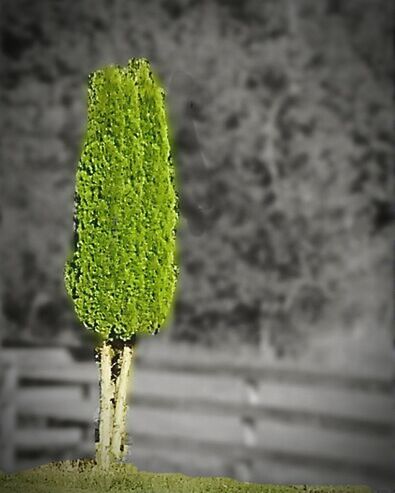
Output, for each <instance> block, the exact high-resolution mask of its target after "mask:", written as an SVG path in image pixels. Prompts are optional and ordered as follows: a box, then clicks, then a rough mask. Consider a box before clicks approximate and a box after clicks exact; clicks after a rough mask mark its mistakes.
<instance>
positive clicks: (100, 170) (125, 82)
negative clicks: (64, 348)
mask: <svg viewBox="0 0 395 493" xmlns="http://www.w3.org/2000/svg"><path fill="white" fill-rule="evenodd" d="M176 222H177V195H176V191H175V174H174V169H173V165H172V160H171V154H170V142H169V136H168V126H167V118H166V113H165V103H164V92H163V89H162V88H161V85H160V83H159V81H158V80H157V78H156V77H155V76H154V75H153V74H152V72H151V69H150V66H149V64H148V62H147V61H146V60H144V59H133V60H131V61H130V62H129V63H128V65H127V67H126V68H121V67H114V66H110V67H105V68H104V69H102V70H98V71H96V72H94V73H93V74H92V75H91V76H90V79H89V88H88V123H87V130H86V136H85V140H84V144H83V149H82V154H81V158H80V161H79V165H78V170H77V177H76V194H75V245H74V252H73V254H72V256H71V257H70V258H69V259H68V261H67V262H66V268H65V282H66V287H67V291H68V293H69V295H70V296H71V297H72V299H73V301H74V307H75V310H76V313H77V315H78V317H79V319H80V320H81V321H82V322H83V324H84V325H85V327H86V328H87V329H89V330H91V331H93V332H94V333H95V335H96V336H97V337H98V340H97V345H98V347H99V352H100V385H101V397H100V425H99V444H98V448H97V461H98V463H99V464H101V465H102V466H103V467H108V465H109V463H110V462H111V460H112V459H113V458H115V459H118V460H119V459H120V458H121V457H122V455H123V453H124V452H125V416H126V408H127V388H128V380H129V373H130V366H131V358H132V354H133V353H132V342H133V338H134V336H135V335H136V334H154V333H156V332H158V330H159V329H160V328H161V327H162V326H163V324H164V323H165V321H166V320H167V318H168V317H169V314H170V311H171V306H172V303H173V296H174V292H175V287H176V279H177V264H176V243H175V240H176Z"/></svg>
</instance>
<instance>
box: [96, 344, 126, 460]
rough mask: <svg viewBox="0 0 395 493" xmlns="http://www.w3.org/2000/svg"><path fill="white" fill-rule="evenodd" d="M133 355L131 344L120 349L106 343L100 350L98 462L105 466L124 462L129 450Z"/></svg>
mask: <svg viewBox="0 0 395 493" xmlns="http://www.w3.org/2000/svg"><path fill="white" fill-rule="evenodd" d="M132 356H133V350H132V348H131V347H130V346H124V347H123V348H122V349H121V350H119V349H114V348H112V347H111V345H109V344H106V343H105V344H103V346H102V347H101V350H100V415H99V441H98V444H97V447H96V463H97V464H98V465H99V466H100V467H101V468H103V469H108V468H109V467H110V465H111V463H113V462H121V461H122V460H123V458H124V456H125V453H126V417H127V409H128V394H129V388H130V385H129V382H130V373H131V367H132ZM114 359H115V360H116V361H115V363H116V364H114ZM114 366H115V370H114Z"/></svg>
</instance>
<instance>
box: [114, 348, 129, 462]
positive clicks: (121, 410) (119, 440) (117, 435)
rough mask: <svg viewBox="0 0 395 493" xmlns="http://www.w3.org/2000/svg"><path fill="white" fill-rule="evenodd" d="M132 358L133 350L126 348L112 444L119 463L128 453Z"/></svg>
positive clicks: (123, 352) (117, 386)
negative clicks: (129, 392) (127, 427)
mask: <svg viewBox="0 0 395 493" xmlns="http://www.w3.org/2000/svg"><path fill="white" fill-rule="evenodd" d="M132 356H133V352H132V348H131V347H128V346H125V347H124V348H123V351H122V355H121V356H120V358H121V360H120V363H119V366H120V373H119V376H118V379H117V383H116V394H115V410H114V426H113V435H112V443H111V449H112V454H113V457H114V459H115V460H117V461H122V459H123V458H124V456H125V453H126V443H125V442H126V418H127V409H128V390H129V382H130V372H131V366H132Z"/></svg>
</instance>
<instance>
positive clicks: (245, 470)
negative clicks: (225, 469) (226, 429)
mask: <svg viewBox="0 0 395 493" xmlns="http://www.w3.org/2000/svg"><path fill="white" fill-rule="evenodd" d="M243 383H244V387H245V402H246V404H247V412H246V413H245V414H243V415H242V416H241V417H240V419H241V426H242V430H243V444H244V445H245V446H247V447H249V448H251V449H253V448H254V447H255V446H256V444H257V433H256V418H255V417H254V416H253V415H252V414H251V413H248V409H249V408H251V407H254V406H256V405H257V404H258V402H259V381H258V380H257V379H256V378H254V377H253V376H247V377H245V378H244V379H243ZM253 466H254V460H253V459H252V458H250V457H245V458H243V459H242V460H241V461H240V462H239V463H238V464H237V465H236V475H237V477H238V478H240V480H242V481H251V480H252V479H253V478H252V476H253Z"/></svg>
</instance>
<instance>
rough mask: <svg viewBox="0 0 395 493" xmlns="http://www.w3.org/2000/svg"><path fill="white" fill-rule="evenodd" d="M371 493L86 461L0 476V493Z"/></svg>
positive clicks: (362, 489) (362, 488) (363, 488)
mask: <svg viewBox="0 0 395 493" xmlns="http://www.w3.org/2000/svg"><path fill="white" fill-rule="evenodd" d="M108 491H111V492H113V493H131V492H134V493H204V492H207V493H209V492H210V493H216V492H224V491H225V492H227V493H242V492H249V493H298V492H301V493H302V492H304V493H372V492H371V490H370V488H368V487H366V486H343V487H342V486H332V487H331V486H321V487H320V486H314V487H309V486H275V485H259V484H252V483H241V482H238V481H235V480H233V479H229V478H220V477H216V478H191V477H188V476H185V475H183V474H155V473H148V472H139V471H137V469H136V468H135V467H134V466H133V465H129V464H117V465H113V466H112V467H111V469H110V470H109V471H106V472H104V471H103V470H100V469H99V468H97V467H96V466H95V465H94V463H93V462H90V461H73V462H70V461H66V462H63V463H54V464H49V465H46V466H42V467H39V468H37V469H34V470H30V471H25V472H22V473H19V474H15V475H0V493H11V492H12V493H26V492H29V493H66V492H67V493H80V492H85V493H104V492H108Z"/></svg>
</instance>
